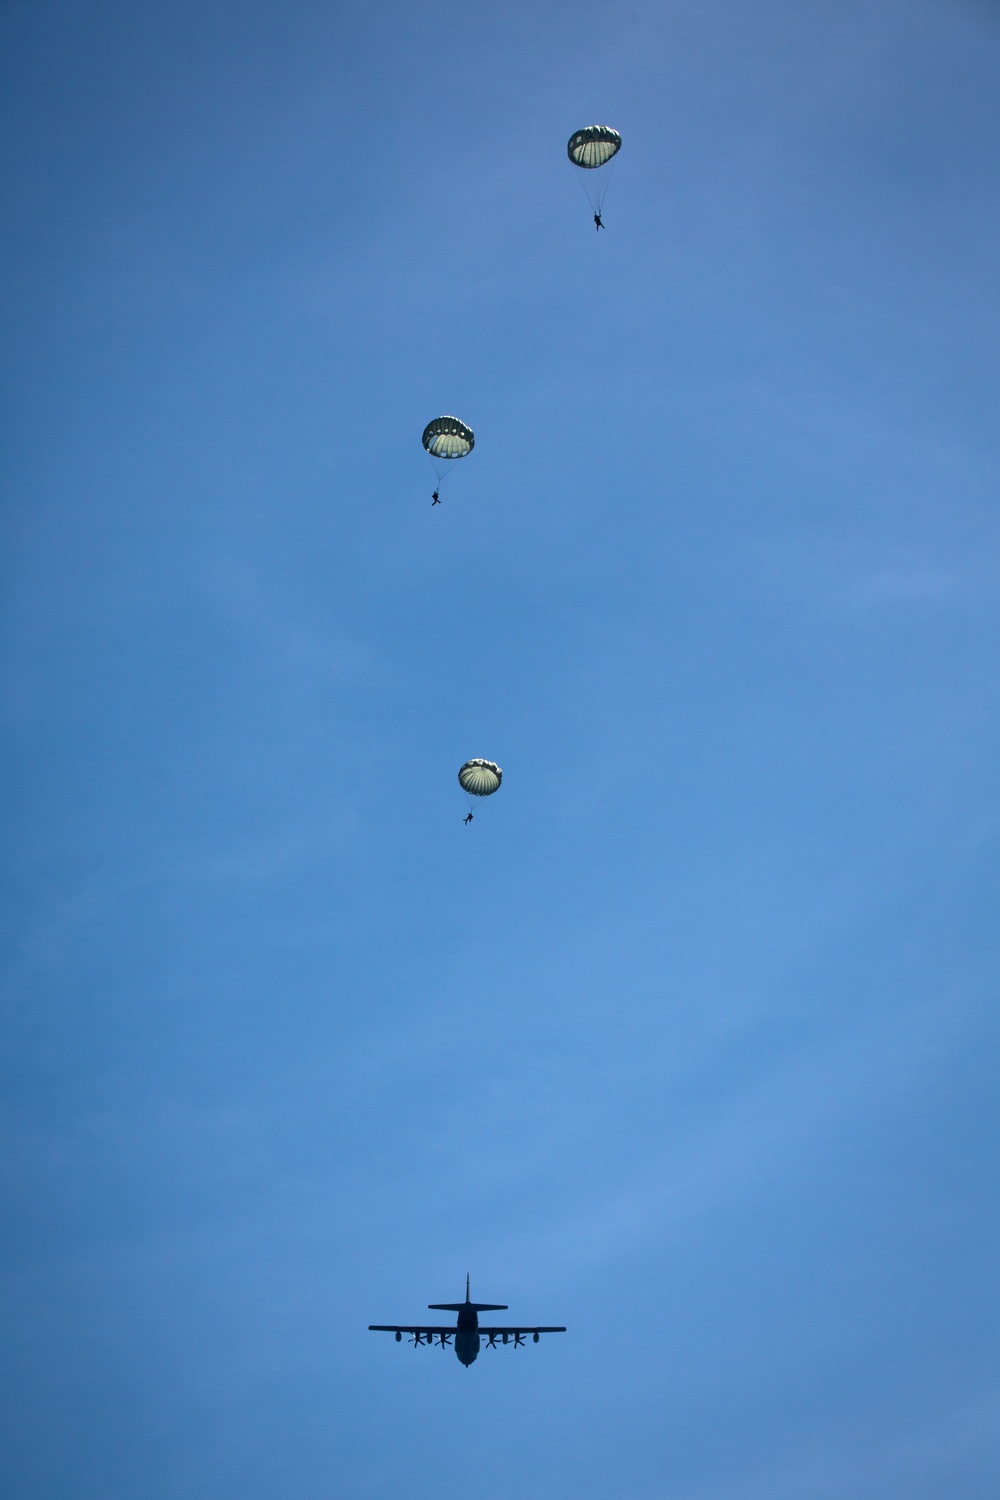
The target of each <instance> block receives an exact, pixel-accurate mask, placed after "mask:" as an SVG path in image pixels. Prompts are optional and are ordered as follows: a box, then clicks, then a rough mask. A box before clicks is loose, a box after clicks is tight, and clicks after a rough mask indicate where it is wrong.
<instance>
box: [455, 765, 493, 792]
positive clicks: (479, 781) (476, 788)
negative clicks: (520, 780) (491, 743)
mask: <svg viewBox="0 0 1000 1500" xmlns="http://www.w3.org/2000/svg"><path fill="white" fill-rule="evenodd" d="M501 781H503V772H502V771H501V769H500V767H499V766H495V765H494V764H493V762H492V761H491V760H467V761H466V762H465V765H464V766H463V767H462V769H461V770H460V771H459V773H458V783H459V786H460V787H461V788H462V791H463V792H468V793H469V796H470V797H492V795H493V793H494V792H495V791H497V790H498V789H499V786H500V783H501Z"/></svg>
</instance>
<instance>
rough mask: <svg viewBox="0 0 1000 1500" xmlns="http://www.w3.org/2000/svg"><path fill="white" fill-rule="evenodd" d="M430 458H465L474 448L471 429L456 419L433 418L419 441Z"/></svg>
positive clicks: (474, 440) (474, 443) (474, 441)
mask: <svg viewBox="0 0 1000 1500" xmlns="http://www.w3.org/2000/svg"><path fill="white" fill-rule="evenodd" d="M420 441H421V442H422V443H423V445H424V447H425V448H426V449H427V452H428V453H429V454H430V456H431V458H465V457H467V456H468V454H470V453H471V452H472V450H473V448H474V447H475V446H476V439H475V435H474V433H473V431H472V428H471V427H466V425H465V423H464V422H460V421H459V420H458V418H457V417H435V418H434V420H433V422H428V423H427V426H426V427H425V428H424V435H423V437H422V438H421V439H420Z"/></svg>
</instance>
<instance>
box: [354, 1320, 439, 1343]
mask: <svg viewBox="0 0 1000 1500" xmlns="http://www.w3.org/2000/svg"><path fill="white" fill-rule="evenodd" d="M368 1332H369V1333H398V1334H404V1333H412V1334H415V1335H419V1336H420V1337H421V1338H425V1339H428V1340H430V1339H436V1338H443V1337H444V1336H445V1335H446V1334H447V1335H448V1337H449V1338H450V1337H451V1335H452V1334H453V1333H454V1332H455V1325H454V1323H452V1324H451V1325H450V1326H449V1327H447V1328H428V1327H425V1326H424V1325H422V1324H421V1325H420V1326H417V1325H415V1324H413V1325H407V1324H406V1323H369V1324H368Z"/></svg>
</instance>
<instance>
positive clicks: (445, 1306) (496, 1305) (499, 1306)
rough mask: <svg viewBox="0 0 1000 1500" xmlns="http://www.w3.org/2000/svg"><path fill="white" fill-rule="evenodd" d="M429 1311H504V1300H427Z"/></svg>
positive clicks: (505, 1305) (505, 1309) (505, 1307)
mask: <svg viewBox="0 0 1000 1500" xmlns="http://www.w3.org/2000/svg"><path fill="white" fill-rule="evenodd" d="M427 1306H428V1308H429V1309H430V1311H431V1312H463V1311H465V1312H506V1311H507V1304H506V1302H428V1304H427Z"/></svg>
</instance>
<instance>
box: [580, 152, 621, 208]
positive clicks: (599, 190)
mask: <svg viewBox="0 0 1000 1500" xmlns="http://www.w3.org/2000/svg"><path fill="white" fill-rule="evenodd" d="M617 165H618V157H617V155H615V156H613V157H612V158H611V160H610V161H609V162H607V163H606V167H607V175H605V169H604V167H599V168H598V169H597V172H596V173H594V174H593V179H594V180H593V187H594V191H593V192H591V191H590V188H591V176H592V174H591V173H590V172H581V171H580V169H579V168H577V169H576V171H575V173H574V175H575V177H576V179H577V181H578V182H579V184H580V186H581V188H582V189H583V196H584V197H585V198H586V200H587V202H588V203H589V204H590V206H591V208H592V209H593V210H594V213H595V214H599V213H600V212H601V210H602V208H603V207H604V200H605V198H606V197H607V196H608V188H609V187H610V186H611V178H612V176H613V174H614V170H615V167H616V166H617Z"/></svg>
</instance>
